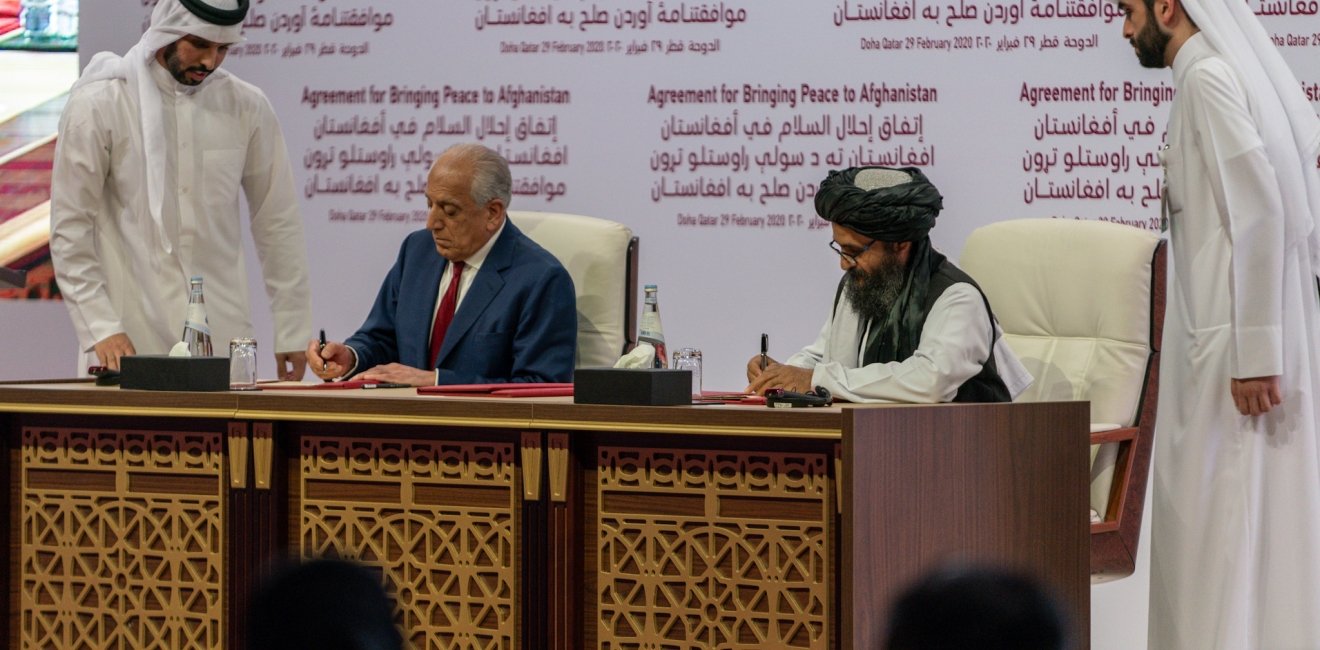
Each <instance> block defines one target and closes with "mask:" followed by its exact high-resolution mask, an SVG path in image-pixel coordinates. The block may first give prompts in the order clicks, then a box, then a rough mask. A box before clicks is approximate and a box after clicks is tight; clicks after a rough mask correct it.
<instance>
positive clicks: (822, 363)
mask: <svg viewBox="0 0 1320 650" xmlns="http://www.w3.org/2000/svg"><path fill="white" fill-rule="evenodd" d="M942 207H943V198H942V197H941V196H940V193H939V191H938V190H936V189H935V186H934V185H931V183H930V181H928V180H926V177H925V175H923V174H922V173H921V171H920V170H918V169H916V168H914V167H905V168H902V169H892V168H889V167H860V168H857V167H854V168H851V169H845V170H842V171H832V172H830V173H829V175H828V176H826V177H825V180H824V181H823V182H822V183H821V185H820V190H819V191H817V192H816V211H817V212H818V213H819V214H820V216H821V218H823V219H825V220H826V221H829V222H830V223H831V224H832V228H833V231H834V241H832V242H830V248H832V249H833V250H834V252H836V253H838V254H839V258H840V260H839V265H840V267H842V268H843V270H844V276H843V278H842V279H841V280H840V281H839V288H838V290H837V291H836V293H835V298H834V308H833V312H832V314H831V317H830V319H829V321H828V322H826V323H825V326H824V327H823V328H822V329H821V333H820V337H819V338H817V339H816V342H815V343H813V344H812V345H811V346H809V347H806V348H803V349H802V351H800V352H798V353H797V354H795V355H793V356H792V357H790V358H789V359H788V361H787V362H786V363H783V364H780V363H777V362H774V361H770V362H769V363H768V364H767V367H766V368H765V370H762V369H761V358H760V356H759V355H758V356H756V357H753V358H752V360H751V361H749V362H748V364H747V378H748V381H750V382H751V385H750V386H749V387H748V388H749V390H751V391H754V392H757V393H764V392H765V391H766V390H767V389H770V388H784V389H787V390H797V391H802V390H809V389H811V388H813V387H815V386H822V387H824V388H826V389H828V390H829V391H830V392H831V393H832V394H833V395H834V396H836V397H838V398H840V399H845V400H848V401H851V402H918V403H934V402H951V401H952V402H1007V401H1011V400H1012V398H1013V396H1014V395H1016V394H1018V393H1020V392H1021V391H1022V389H1025V388H1026V386H1027V385H1029V384H1030V381H1031V379H1030V376H1029V375H1027V373H1026V371H1025V369H1023V368H1022V365H1021V363H1019V362H1018V360H1017V358H1016V357H1015V356H1013V354H1012V352H1011V351H1010V350H1009V349H1008V347H1007V346H1006V345H1003V344H1002V342H1001V341H1000V338H999V336H998V326H997V325H996V324H995V322H994V316H993V314H992V313H991V311H990V304H989V302H988V301H987V300H986V298H985V295H984V294H982V293H981V290H980V288H979V287H977V286H976V283H975V282H974V281H973V280H972V279H971V278H970V277H968V275H967V274H966V273H963V272H962V271H961V270H960V269H958V267H956V266H954V265H953V264H951V263H950V262H949V261H948V260H947V259H945V257H944V256H943V255H941V254H939V252H937V251H936V250H935V249H934V248H932V247H931V245H930V237H929V233H930V229H931V228H932V227H934V225H935V217H936V216H938V215H939V212H940V209H941V208H942Z"/></svg>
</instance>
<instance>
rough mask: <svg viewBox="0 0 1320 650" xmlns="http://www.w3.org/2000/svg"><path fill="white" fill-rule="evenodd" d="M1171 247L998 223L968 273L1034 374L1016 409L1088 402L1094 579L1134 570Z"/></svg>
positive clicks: (976, 244)
mask: <svg viewBox="0 0 1320 650" xmlns="http://www.w3.org/2000/svg"><path fill="white" fill-rule="evenodd" d="M1164 259H1165V258H1164V245H1163V242H1162V241H1161V240H1160V238H1159V237H1158V236H1157V235H1155V234H1152V233H1149V232H1146V231H1144V230H1139V229H1137V228H1133V227H1130V226H1123V225H1118V224H1112V223H1105V222H1098V221H1077V220H1070V219H1018V220H1012V221H1002V222H999V223H994V224H991V225H988V226H985V227H982V228H979V229H977V230H976V231H974V232H973V233H972V234H971V236H969V237H968V239H967V244H966V247H965V248H964V250H963V255H962V259H961V261H960V266H961V267H962V268H963V269H964V270H965V271H967V273H968V274H970V275H971V276H972V277H973V278H975V279H976V281H977V283H979V284H980V285H981V288H982V290H984V291H985V294H986V296H987V297H988V298H989V299H990V305H991V307H992V309H994V312H995V316H996V317H998V319H999V322H1000V324H1001V326H1002V327H1003V328H1004V339H1005V341H1006V342H1007V343H1008V344H1009V346H1010V347H1012V348H1013V351H1014V352H1016V353H1017V354H1018V356H1019V357H1021V358H1022V361H1023V363H1024V364H1025V365H1026V366H1027V369H1028V370H1029V371H1031V374H1032V375H1033V376H1034V377H1035V383H1034V384H1032V386H1031V387H1030V388H1029V389H1028V390H1027V391H1026V392H1025V393H1023V394H1022V395H1021V396H1019V397H1018V401H1055V400H1088V401H1090V402H1091V422H1092V424H1091V432H1092V433H1091V442H1092V448H1091V498H1090V501H1091V508H1092V510H1093V511H1094V513H1093V515H1092V525H1091V533H1092V537H1091V544H1092V554H1091V560H1092V561H1091V573H1092V579H1093V580H1094V581H1101V580H1105V579H1112V578H1117V577H1123V576H1125V575H1129V574H1131V573H1132V571H1133V568H1134V566H1135V558H1136V547H1137V538H1138V536H1139V533H1140V530H1141V517H1142V507H1143V503H1144V499H1145V489H1146V483H1147V479H1148V477H1149V467H1150V450H1151V441H1152V434H1153V433H1154V424H1155V410H1156V407H1157V404H1158V379H1159V341H1160V336H1161V330H1162V326H1163V318H1164V280H1165V261H1164Z"/></svg>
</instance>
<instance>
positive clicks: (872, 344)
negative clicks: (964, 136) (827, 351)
mask: <svg viewBox="0 0 1320 650" xmlns="http://www.w3.org/2000/svg"><path fill="white" fill-rule="evenodd" d="M867 170H879V171H888V172H891V173H892V174H893V175H894V176H896V182H895V183H894V184H892V185H886V186H882V187H874V188H873V189H865V188H864V187H858V186H857V175H858V174H859V173H861V172H864V171H867ZM902 174H906V175H907V176H908V177H909V178H908V179H907V180H903V179H902ZM868 180H869V179H868ZM879 185H884V183H883V182H881V183H879ZM943 207H944V199H943V197H941V196H940V192H939V190H937V189H935V186H934V185H931V184H930V181H929V180H926V176H925V175H924V174H922V173H921V170H919V169H917V168H916V167H903V168H899V169H895V168H892V167H852V168H849V169H844V170H836V171H832V172H830V173H829V174H828V175H827V176H826V177H825V180H824V181H821V184H820V189H819V190H817V191H816V212H818V213H819V214H820V216H821V218H822V219H825V220H826V221H829V222H832V223H837V224H839V225H840V226H843V227H844V228H848V229H849V230H854V231H856V232H857V234H859V235H862V236H863V237H869V238H871V239H877V240H880V241H882V242H912V246H911V248H910V249H909V252H908V267H907V276H906V278H905V279H904V281H903V289H902V291H901V293H899V297H898V300H897V301H895V303H894V307H893V309H891V310H890V312H889V314H887V315H886V316H885V317H884V318H883V319H881V320H879V321H878V322H871V323H869V324H868V325H867V331H868V332H869V334H868V336H867V339H868V341H869V343H868V345H867V350H866V351H864V354H863V358H866V359H872V360H875V361H879V362H881V363H887V362H889V361H903V360H904V359H907V358H908V357H910V356H912V353H913V352H914V351H916V349H917V344H918V343H920V341H921V328H922V326H923V325H924V324H925V322H926V314H925V302H926V294H927V293H928V291H929V289H930V276H931V275H932V274H934V273H935V271H936V270H937V269H939V267H940V264H942V263H943V262H944V256H943V255H941V254H939V253H938V252H936V251H935V250H934V249H933V248H931V245H930V237H929V233H930V229H931V228H933V227H934V226H935V217H936V216H938V215H939V213H940V209H941V208H943ZM850 277H851V276H844V279H843V282H848V281H849V278H850Z"/></svg>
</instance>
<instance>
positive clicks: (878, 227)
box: [816, 167, 944, 242]
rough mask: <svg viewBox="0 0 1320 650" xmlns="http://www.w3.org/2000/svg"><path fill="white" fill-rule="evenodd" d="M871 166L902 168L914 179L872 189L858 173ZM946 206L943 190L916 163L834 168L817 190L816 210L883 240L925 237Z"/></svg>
mask: <svg viewBox="0 0 1320 650" xmlns="http://www.w3.org/2000/svg"><path fill="white" fill-rule="evenodd" d="M868 169H885V170H890V171H894V172H902V173H904V174H907V175H908V176H909V177H910V180H908V181H907V182H905V183H898V184H896V185H890V186H888V187H878V188H875V189H871V190H867V189H863V188H860V187H857V184H856V179H857V174H859V173H861V172H863V171H866V170H868ZM943 207H944V203H943V197H942V196H940V192H939V190H937V189H935V186H934V185H931V183H930V181H929V180H927V179H926V176H925V175H924V174H922V173H921V170H920V169H917V168H916V167H902V168H897V169H895V168H893V167H850V168H848V169H843V170H834V171H831V172H830V173H829V174H828V175H827V176H826V177H825V180H823V181H821V183H820V189H819V190H817V191H816V212H817V213H818V214H820V217H821V218H822V219H824V220H826V221H829V222H831V223H837V224H839V225H840V226H843V227H845V228H848V229H850V230H855V231H857V232H858V233H859V234H861V235H862V236H864V237H870V238H871V239H879V240H881V241H891V242H899V241H918V240H920V239H923V238H925V237H926V235H927V234H928V233H929V232H930V229H931V228H933V227H934V226H935V217H936V216H938V215H939V213H940V209H941V208H943Z"/></svg>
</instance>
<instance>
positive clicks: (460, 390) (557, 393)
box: [417, 383, 573, 397]
mask: <svg viewBox="0 0 1320 650" xmlns="http://www.w3.org/2000/svg"><path fill="white" fill-rule="evenodd" d="M417 394H418V395H450V396H453V397H567V396H571V395H572V394H573V384H567V383H564V384H556V383H544V384H449V385H447V386H422V387H421V388H418V389H417Z"/></svg>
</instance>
